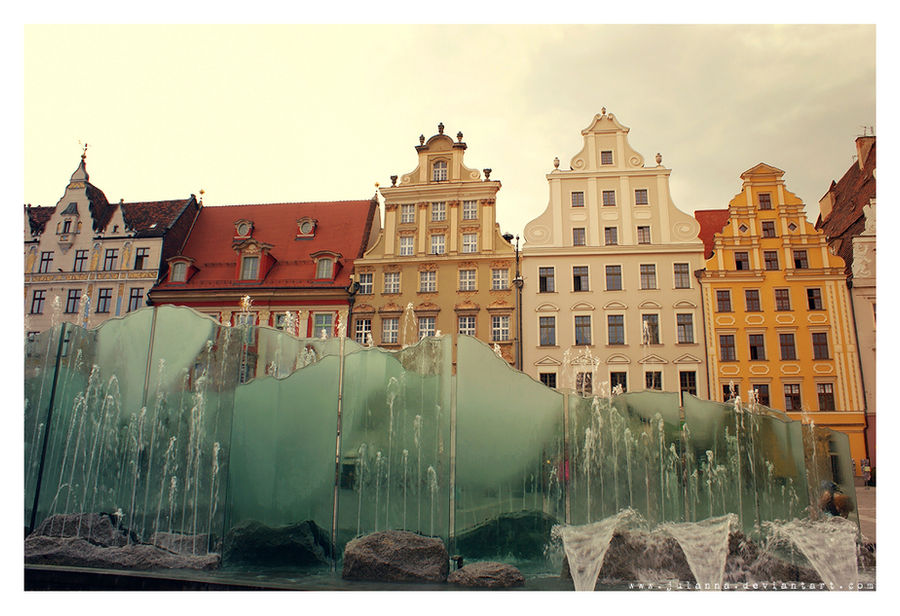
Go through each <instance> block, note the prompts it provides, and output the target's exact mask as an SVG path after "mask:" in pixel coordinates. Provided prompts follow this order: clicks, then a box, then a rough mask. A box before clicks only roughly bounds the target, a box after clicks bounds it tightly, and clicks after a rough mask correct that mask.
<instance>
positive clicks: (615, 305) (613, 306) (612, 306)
mask: <svg viewBox="0 0 900 616" xmlns="http://www.w3.org/2000/svg"><path fill="white" fill-rule="evenodd" d="M603 309H604V310H627V309H628V306H626V305H625V304H623V303H622V302H609V303H608V304H606V305H605V306H604V307H603Z"/></svg>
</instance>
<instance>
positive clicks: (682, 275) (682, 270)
mask: <svg viewBox="0 0 900 616" xmlns="http://www.w3.org/2000/svg"><path fill="white" fill-rule="evenodd" d="M673 267H674V272H675V288H676V289H690V288H691V268H690V264H689V263H675V264H674V265H673Z"/></svg>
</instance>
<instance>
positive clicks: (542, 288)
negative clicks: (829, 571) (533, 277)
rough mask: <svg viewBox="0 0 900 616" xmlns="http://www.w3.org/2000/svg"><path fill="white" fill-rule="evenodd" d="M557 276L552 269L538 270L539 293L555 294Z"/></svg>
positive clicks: (543, 268)
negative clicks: (555, 278)
mask: <svg viewBox="0 0 900 616" xmlns="http://www.w3.org/2000/svg"><path fill="white" fill-rule="evenodd" d="M554 277H555V274H554V269H553V268H552V267H539V268H538V292H539V293H553V292H555V291H556V283H555V280H554Z"/></svg>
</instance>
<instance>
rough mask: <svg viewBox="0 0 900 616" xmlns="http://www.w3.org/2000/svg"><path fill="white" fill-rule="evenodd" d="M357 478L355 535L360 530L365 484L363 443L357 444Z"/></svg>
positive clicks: (357, 534) (364, 446)
mask: <svg viewBox="0 0 900 616" xmlns="http://www.w3.org/2000/svg"><path fill="white" fill-rule="evenodd" d="M358 455H359V480H358V481H357V485H358V486H359V496H358V499H359V500H358V503H357V506H356V536H357V537H359V536H360V533H361V531H362V527H361V523H362V502H363V493H364V487H365V484H364V483H363V482H364V481H365V472H366V444H365V443H363V444H362V445H360V446H359V452H358Z"/></svg>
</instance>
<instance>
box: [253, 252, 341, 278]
mask: <svg viewBox="0 0 900 616" xmlns="http://www.w3.org/2000/svg"><path fill="white" fill-rule="evenodd" d="M324 262H325V259H319V262H318V263H317V264H316V278H325V276H324V275H323V273H324V272H323V271H322V268H323V267H324V266H323V263H324ZM258 274H259V257H244V258H243V259H241V280H256V277H257V275H258Z"/></svg>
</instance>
